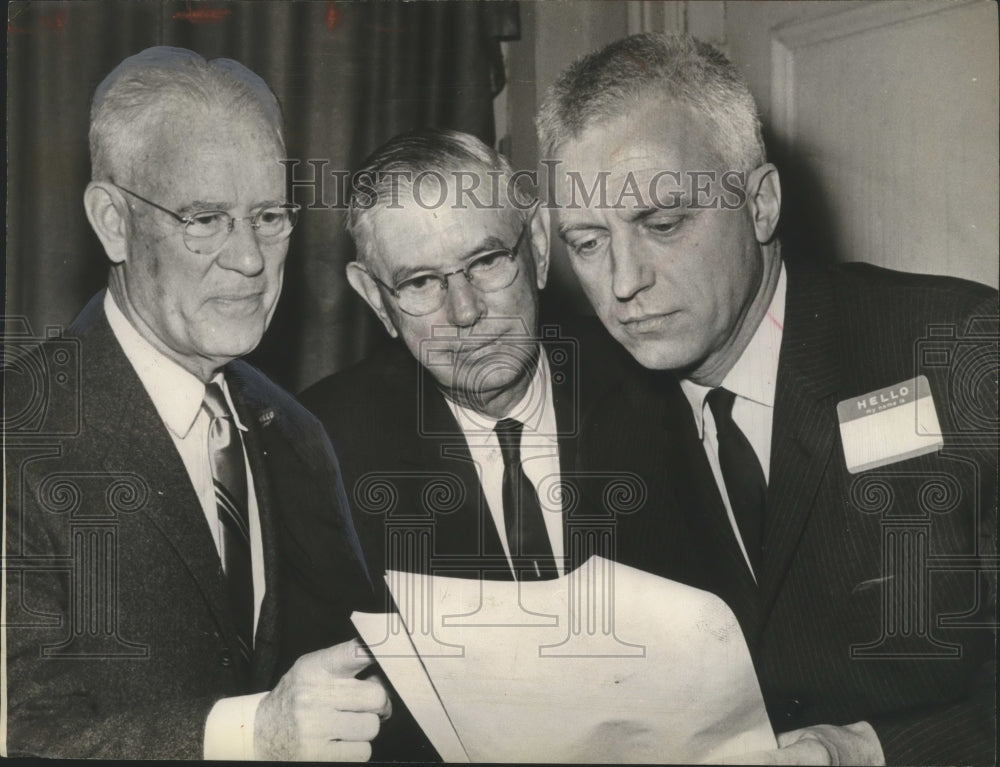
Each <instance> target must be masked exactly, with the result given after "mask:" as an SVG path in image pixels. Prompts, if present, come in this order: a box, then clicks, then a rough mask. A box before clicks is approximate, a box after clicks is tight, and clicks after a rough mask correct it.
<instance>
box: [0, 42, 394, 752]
mask: <svg viewBox="0 0 1000 767" xmlns="http://www.w3.org/2000/svg"><path fill="white" fill-rule="evenodd" d="M90 146H91V159H92V165H93V168H92V173H93V175H92V179H93V180H92V181H91V183H90V184H89V185H88V186H87V189H86V192H85V194H84V205H85V208H86V212H87V216H88V218H89V220H90V223H91V225H92V227H93V229H94V231H95V232H96V234H97V236H98V238H99V239H100V241H101V244H102V245H103V247H104V250H105V252H106V253H107V256H108V258H109V259H110V261H111V271H110V277H109V281H108V289H107V291H103V292H102V293H100V294H99V295H97V296H95V297H94V299H93V300H92V301H91V302H90V304H89V305H88V306H87V307H86V308H85V309H84V310H83V312H82V313H81V314H80V316H79V317H78V318H77V319H76V321H75V322H74V323H73V325H72V326H71V327H70V329H69V332H68V333H67V334H66V335H65V336H64V337H63V338H60V339H53V340H52V341H50V342H48V343H47V344H44V345H43V346H42V347H40V348H38V349H36V350H34V351H33V352H32V353H30V354H29V355H28V356H26V357H25V358H24V359H22V360H21V362H22V363H23V364H18V365H11V366H10V367H9V374H8V375H7V376H6V386H5V395H6V402H5V405H6V408H7V412H8V413H18V412H24V413H28V412H33V411H31V408H30V407H29V405H31V404H32V403H39V402H40V403H41V408H42V410H44V413H42V415H41V416H40V417H41V418H42V422H41V423H42V426H39V427H38V428H33V427H32V426H31V424H30V423H24V424H21V425H23V426H24V428H15V429H13V430H12V429H10V428H8V430H7V433H6V435H5V436H6V445H7V452H6V456H7V479H8V482H7V508H6V512H7V516H6V524H7V527H6V533H7V535H6V551H5V554H6V561H5V570H6V573H5V574H6V583H7V593H6V596H7V601H6V607H7V610H6V620H5V625H6V637H5V647H6V652H7V677H6V680H7V683H8V698H7V713H8V721H7V731H6V733H7V742H6V749H7V753H8V754H10V755H28V754H31V755H37V756H47V757H88V758H119V759H121V758H128V759H139V758H159V759H177V758H188V759H200V758H233V759H248V758H259V759H265V758H268V759H342V760H352V761H354V760H360V759H367V758H368V756H369V755H370V753H371V746H370V743H369V741H371V740H372V739H373V738H374V737H375V735H376V733H377V732H378V731H379V726H380V720H381V719H382V718H384V717H385V716H386V715H387V714H388V711H389V704H388V698H387V695H386V691H385V689H384V688H383V686H382V685H381V684H380V683H379V682H378V681H376V680H375V679H372V678H368V679H358V678H355V677H356V675H357V674H359V673H361V672H362V670H363V669H365V667H367V666H368V665H369V663H370V658H369V657H368V656H367V655H366V654H365V653H364V651H362V650H361V648H360V646H359V645H358V644H357V640H355V639H352V638H351V637H352V636H353V630H352V627H351V625H350V622H349V620H348V618H349V615H350V612H351V611H352V610H353V609H355V608H356V607H358V606H362V605H363V604H364V603H365V602H366V601H367V600H370V599H371V596H372V592H371V583H370V580H369V578H368V575H367V572H366V569H365V565H364V560H363V557H362V555H361V552H360V549H359V546H358V541H357V537H356V534H355V533H354V530H353V527H352V524H351V520H350V515H349V513H348V510H347V502H346V498H345V497H344V491H343V487H342V484H341V479H340V476H339V473H338V470H337V464H336V460H335V458H334V456H333V453H332V449H331V446H330V443H329V441H328V440H327V439H326V437H325V435H324V433H323V430H322V428H321V426H320V424H319V423H317V421H316V420H315V418H313V416H311V415H310V414H309V413H307V412H306V411H305V410H304V409H303V408H302V407H301V406H300V405H299V404H298V403H297V402H295V400H294V399H293V398H292V397H291V396H290V395H288V394H287V393H285V392H283V391H282V390H280V389H279V388H278V387H277V386H275V385H274V384H273V383H271V382H270V381H269V380H268V379H267V378H266V377H265V376H264V375H263V374H262V373H260V372H259V371H258V370H256V369H254V368H253V367H251V366H250V365H248V364H246V363H244V362H241V361H240V360H239V359H238V358H239V357H241V356H243V355H245V354H247V353H248V352H250V351H251V350H253V349H254V347H256V346H257V344H258V342H259V341H260V339H261V336H262V335H263V333H264V331H265V330H266V328H267V326H268V323H269V322H270V320H271V317H272V315H273V314H274V309H275V306H276V304H277V300H278V295H279V293H280V291H281V281H282V271H283V268H284V263H285V256H286V254H287V252H288V238H289V235H290V233H291V231H292V228H293V226H294V225H295V220H296V213H297V206H295V205H292V204H289V203H288V202H286V200H285V183H284V173H283V168H282V166H281V164H280V162H279V161H280V160H281V158H282V157H283V156H284V140H283V137H282V124H281V116H280V112H279V107H278V103H277V101H276V99H275V97H274V95H273V94H272V93H271V91H270V90H269V89H268V87H267V86H266V85H265V83H264V82H263V81H262V80H261V79H260V78H259V77H257V76H256V75H255V74H253V73H252V72H250V71H249V70H247V69H246V68H244V67H243V66H242V65H240V64H238V63H237V62H235V61H231V60H225V59H215V60H213V61H208V62H207V61H205V60H204V59H202V58H201V57H200V56H198V55H196V54H194V53H192V52H191V51H186V50H182V49H177V48H163V47H158V48H151V49H148V50H146V51H143V52H142V53H139V54H137V55H135V56H132V57H131V58H129V59H126V60H125V61H124V62H122V63H121V64H120V65H119V66H118V67H117V68H116V69H115V70H114V71H113V72H112V73H111V74H110V75H109V76H108V77H107V78H106V79H105V80H104V81H103V82H102V83H101V85H100V86H99V87H98V89H97V91H96V93H95V95H94V100H93V105H92V109H91V128H90ZM60 355H62V356H61V357H60ZM63 357H65V358H66V359H64V360H63V361H64V362H65V363H66V364H63V365H62V368H60V370H62V372H54V373H52V375H51V376H50V377H48V378H45V379H43V380H35V379H34V378H33V377H32V376H30V375H27V374H26V373H28V372H30V370H31V369H36V370H43V371H44V370H50V371H54V370H55V369H56V368H55V367H54V366H53V367H50V366H49V362H58V360H59V359H62V358H63ZM70 363H71V364H70ZM63 369H65V370H69V371H70V373H69V374H67V373H66V372H65V370H63ZM22 373H24V375H22ZM11 423H13V421H8V424H7V425H8V426H10V424H11ZM19 423H20V422H19ZM304 622H308V623H309V624H310V626H311V628H312V630H313V632H314V634H313V636H315V637H321V638H322V640H323V643H324V644H328V645H333V646H330V647H325V649H320V647H321V645H313V646H307V645H306V644H304V642H303V639H302V634H301V632H299V631H297V630H295V628H294V626H295V625H297V624H299V623H304ZM335 642H339V644H334V643H335ZM307 650H312V651H313V652H309V653H307V654H303V653H305V651H307ZM300 655H301V657H299V656H300ZM296 658H298V660H296ZM293 661H294V665H292V663H293ZM289 666H291V668H289Z"/></svg>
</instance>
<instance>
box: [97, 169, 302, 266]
mask: <svg viewBox="0 0 1000 767" xmlns="http://www.w3.org/2000/svg"><path fill="white" fill-rule="evenodd" d="M112 183H113V182H112ZM115 186H116V187H118V188H119V189H121V190H122V191H123V192H128V194H130V195H132V196H133V197H135V198H136V199H137V200H141V201H142V202H144V203H146V204H147V205H152V206H153V207H154V208H156V209H157V210H162V211H163V212H164V213H166V214H168V215H170V216H171V217H173V218H174V219H175V220H176V221H177V222H178V223H181V224H184V244H185V245H186V246H187V249H188V250H190V251H191V252H192V253H198V254H199V255H203V256H211V255H214V254H215V253H217V252H218V251H220V250H221V249H222V246H223V245H225V244H226V240H227V239H228V238H229V235H230V234H231V233H232V231H233V227H234V226H236V222H237V221H249V222H250V227H251V228H252V229H253V230H254V234H255V235H256V236H257V239H258V240H259V241H260V242H262V243H264V244H267V245H271V244H274V243H276V242H281V241H282V240H284V239H287V238H288V237H289V235H291V233H292V228H293V227H294V226H295V223H296V222H297V221H298V218H299V209H300V208H301V206H299V205H296V204H294V203H288V202H286V203H282V204H280V205H270V206H268V207H266V208H264V209H263V210H260V211H257V213H255V214H254V215H252V216H245V217H243V218H233V217H232V216H230V215H229V214H228V213H226V211H224V210H201V211H198V212H197V213H192V214H191V215H188V216H182V215H181V214H180V213H176V212H175V211H172V210H170V209H169V208H164V207H163V206H162V205H159V204H157V203H155V202H153V201H152V200H147V199H146V198H145V197H143V196H142V195H140V194H136V193H135V192H133V191H132V190H131V189H126V188H125V187H123V186H121V185H120V184H115Z"/></svg>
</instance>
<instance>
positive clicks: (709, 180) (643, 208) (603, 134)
mask: <svg viewBox="0 0 1000 767" xmlns="http://www.w3.org/2000/svg"><path fill="white" fill-rule="evenodd" d="M559 155H560V156H559V160H560V161H561V165H559V166H558V173H559V175H558V177H557V186H556V193H557V202H558V204H559V208H558V224H557V231H558V233H559V235H560V236H561V237H562V238H563V240H564V241H565V242H566V244H567V247H568V250H569V253H570V261H571V263H572V266H573V269H574V271H575V272H576V274H577V277H578V278H579V279H580V282H581V284H582V286H583V288H584V290H585V292H586V293H587V296H588V298H589V299H590V302H591V304H592V305H593V307H594V309H595V311H596V312H597V314H598V316H599V317H600V318H601V320H602V321H603V323H604V324H605V326H606V327H607V328H608V330H609V331H610V332H611V334H612V335H613V336H614V337H615V338H616V339H618V341H619V342H621V343H622V344H623V345H624V346H625V347H626V348H627V349H628V350H629V352H631V353H632V355H633V356H634V357H635V358H636V359H637V360H638V361H639V362H640V363H642V364H643V365H644V366H646V367H648V368H654V369H674V370H682V371H688V372H689V373H691V374H693V375H692V376H691V377H693V378H696V379H697V378H698V374H699V372H701V373H706V372H707V373H709V374H710V375H712V374H713V373H717V372H720V371H721V373H722V374H723V375H724V373H725V372H726V371H728V368H729V367H731V366H732V364H733V363H734V362H735V360H736V359H737V358H738V357H739V354H740V352H741V351H742V347H741V346H740V343H743V344H744V345H745V340H737V336H738V335H741V334H739V329H740V327H741V324H742V322H743V320H744V317H746V316H747V314H748V312H749V310H750V308H751V305H752V304H753V303H754V301H755V299H756V298H757V296H758V292H759V290H760V289H761V285H762V275H763V274H764V272H765V261H766V260H767V259H771V258H773V256H772V255H771V254H770V252H767V253H765V252H763V251H762V249H761V247H760V244H759V242H758V239H759V238H760V239H761V241H763V240H764V239H767V238H769V237H770V231H765V230H766V229H767V224H765V225H764V226H760V225H759V224H755V215H756V214H755V212H754V211H755V210H756V207H755V206H756V205H757V203H758V202H759V200H756V201H755V200H752V201H751V203H750V204H749V205H739V204H738V203H739V197H740V195H738V194H736V193H735V192H732V191H731V190H732V189H733V188H734V187H741V186H742V184H740V180H739V178H738V176H737V175H736V174H732V175H730V176H728V177H727V178H725V179H724V178H723V176H722V174H723V173H724V172H725V171H727V170H730V169H728V168H725V167H723V164H722V163H721V162H720V160H719V159H718V158H717V157H716V153H715V152H714V151H713V147H712V145H711V143H710V141H709V133H708V131H707V130H706V127H705V126H704V124H703V123H702V121H700V120H698V119H696V118H695V117H694V116H693V115H692V114H691V113H689V111H688V110H687V109H686V108H680V107H677V106H674V105H672V104H670V103H669V102H664V101H662V100H659V99H652V100H647V101H646V102H645V103H644V104H643V105H642V106H640V107H639V108H637V109H635V110H633V111H632V112H631V113H628V114H625V115H623V116H621V117H617V118H613V119H610V120H608V121H606V122H603V123H599V124H596V125H593V126H591V127H590V128H588V129H587V130H586V131H585V132H584V133H583V134H582V135H581V136H580V137H579V138H578V139H576V140H573V141H570V142H569V143H568V144H567V145H565V146H564V147H563V149H562V150H561V151H560V153H559ZM764 167H765V168H767V167H770V166H764ZM602 171H603V172H605V178H604V180H603V183H604V186H605V189H606V194H605V195H604V196H605V199H604V200H603V204H602V200H601V195H600V194H595V195H593V199H591V200H590V201H589V203H588V202H586V201H585V199H584V196H582V195H581V193H580V189H581V186H580V181H579V180H576V181H574V180H573V179H572V178H570V176H569V175H568V173H569V172H573V173H578V174H579V179H582V181H583V183H584V184H585V185H586V189H587V190H591V188H592V186H593V185H594V183H595V180H600V178H601V176H600V174H601V172H602ZM664 171H669V173H664ZM695 172H705V173H701V174H699V173H695ZM709 172H710V173H709ZM755 173H756V172H755ZM750 175H751V176H753V174H750ZM751 183H755V182H753V181H751ZM774 183H775V184H776V183H777V181H776V176H775V178H774ZM574 184H575V187H576V188H575V189H574V188H573V186H574ZM740 191H741V192H742V189H741V190H740ZM769 193H770V189H768V190H765V194H769ZM574 196H575V199H574ZM752 196H753V195H751V197H752ZM573 203H575V206H574V204H573ZM697 204H701V205H704V206H706V207H704V208H702V209H698V208H696V205H697ZM616 208H617V209H616ZM727 208H728V209H727ZM734 208H736V209H734ZM775 215H776V208H775ZM775 220H776V219H775ZM772 229H773V226H772ZM770 266H771V264H770V263H769V264H768V265H767V268H768V269H769V268H770ZM743 335H745V334H743ZM715 377H716V378H718V377H719V376H717V375H716V376H715Z"/></svg>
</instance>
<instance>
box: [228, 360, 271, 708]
mask: <svg viewBox="0 0 1000 767" xmlns="http://www.w3.org/2000/svg"><path fill="white" fill-rule="evenodd" d="M227 382H228V383H229V388H230V393H231V395H232V397H233V404H234V405H235V406H236V411H237V414H238V415H239V417H240V421H241V422H242V423H243V425H244V426H246V427H247V430H246V432H244V434H243V445H244V447H245V448H246V452H247V461H248V462H249V464H250V472H251V474H252V475H253V484H254V493H255V496H256V498H257V516H258V518H259V520H260V537H261V546H262V548H263V551H264V583H265V591H264V598H263V600H262V601H261V606H260V616H259V618H258V620H257V631H256V635H255V637H254V654H253V685H254V689H266V688H267V687H269V686H270V684H271V682H272V679H271V677H272V675H273V673H274V668H275V665H276V663H277V656H278V647H277V644H276V640H277V634H278V632H277V625H278V599H277V593H278V588H277V580H278V577H279V575H278V566H277V562H278V556H279V554H278V545H277V541H276V531H275V518H276V516H277V514H278V509H277V508H276V501H275V497H276V496H275V492H274V488H273V487H272V484H271V479H270V476H269V473H268V471H267V466H266V464H265V462H264V456H265V455H266V450H265V449H264V447H263V441H262V434H261V431H262V429H264V428H266V426H267V425H268V424H270V420H268V418H269V417H270V418H271V419H273V418H274V417H275V413H274V410H271V409H266V408H265V409H264V410H260V409H257V408H251V407H250V406H249V405H248V404H247V402H246V399H245V397H244V395H243V391H242V389H241V387H240V383H239V381H238V379H236V378H235V377H234V376H229V375H227Z"/></svg>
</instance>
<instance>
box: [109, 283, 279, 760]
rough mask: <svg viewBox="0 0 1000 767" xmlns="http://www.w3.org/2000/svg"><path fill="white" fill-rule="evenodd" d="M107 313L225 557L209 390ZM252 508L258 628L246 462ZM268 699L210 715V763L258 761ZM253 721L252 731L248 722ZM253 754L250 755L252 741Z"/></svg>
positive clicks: (260, 589) (256, 530)
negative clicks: (256, 742) (256, 737)
mask: <svg viewBox="0 0 1000 767" xmlns="http://www.w3.org/2000/svg"><path fill="white" fill-rule="evenodd" d="M104 313H105V314H106V315H107V318H108V324H110V325H111V331H112V332H113V333H114V335H115V338H116V339H118V343H119V344H120V345H121V347H122V351H123V352H125V356H126V357H127V358H128V361H129V363H130V364H131V365H132V367H133V369H134V370H135V372H136V375H137V376H138V377H139V381H140V382H141V383H142V386H143V388H144V389H145V390H146V393H147V394H149V398H150V399H151V400H152V401H153V407H155V408H156V412H157V414H158V415H159V416H160V419H161V420H162V421H163V423H164V425H165V426H166V427H167V432H168V433H169V434H170V438H171V439H172V440H173V443H174V445H175V446H176V447H177V452H178V453H179V454H180V457H181V461H182V462H183V463H184V468H185V469H187V474H188V477H189V478H190V480H191V484H192V486H193V487H194V491H195V493H196V495H197V496H198V501H199V502H200V504H201V509H202V512H203V513H204V515H205V522H206V524H207V525H208V528H209V530H210V531H211V533H212V539H213V540H214V541H215V548H216V551H218V552H219V556H220V561H221V557H222V522H221V521H220V520H219V516H218V513H217V511H216V508H215V488H214V485H213V482H212V463H211V457H210V456H209V453H208V427H209V424H210V421H211V418H210V417H209V415H208V413H206V412H205V410H204V409H203V408H202V402H203V401H204V399H205V384H204V383H202V382H201V381H200V380H199V379H198V378H196V377H195V376H194V375H192V374H191V373H189V372H188V371H187V370H185V369H184V368H182V367H181V366H180V365H178V364H177V363H176V362H174V361H173V360H172V359H170V358H169V357H167V356H166V355H164V354H163V353H161V352H160V351H159V350H158V349H156V348H155V347H154V346H153V345H152V344H150V343H149V341H147V340H146V339H145V338H143V337H142V336H141V335H140V334H139V332H138V331H137V330H136V329H135V328H134V327H133V326H132V324H131V323H130V322H129V321H128V319H127V318H126V317H125V315H124V314H123V313H122V311H121V309H119V308H118V305H117V304H116V303H115V300H114V298H113V297H112V296H111V292H110V291H108V292H107V293H106V294H105V296H104ZM212 380H213V381H214V382H216V383H218V384H219V385H220V386H221V387H222V392H223V394H224V395H225V397H226V404H227V405H228V406H229V410H230V412H231V413H232V414H233V421H234V423H235V424H236V426H237V428H238V429H239V430H240V432H245V431H246V427H245V426H244V425H243V424H242V423H241V422H240V418H239V415H238V414H237V413H236V408H235V407H233V401H232V398H231V397H230V394H229V388H228V387H227V386H226V379H225V378H224V377H223V375H222V373H218V374H216V376H215V378H213V379H212ZM243 460H244V463H245V465H246V470H247V501H248V503H247V505H248V507H249V508H248V509H247V511H248V513H249V516H250V566H251V569H252V571H253V594H254V628H255V629H256V626H257V620H258V619H259V618H260V606H261V603H262V601H263V599H264V589H265V583H264V548H263V544H262V543H261V537H260V516H259V515H258V511H257V496H256V494H255V492H254V483H253V474H252V473H251V471H250V464H249V462H247V459H246V450H245V449H244V453H243ZM262 697H263V694H259V695H248V696H242V697H236V698H224V699H222V700H220V701H219V702H218V703H216V705H215V707H214V708H213V709H212V711H211V713H210V714H209V717H208V721H207V723H206V729H205V757H206V758H208V759H246V758H252V753H253V752H252V748H253V741H252V736H253V726H252V725H253V714H254V712H255V711H256V705H257V703H258V702H259V701H260V699H261V698H262ZM248 717H249V722H250V727H249V728H247V727H246V726H245V725H246V722H247V719H248ZM248 736H249V738H250V741H249V748H250V750H249V751H248V750H247V745H248V743H247V737H248Z"/></svg>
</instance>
